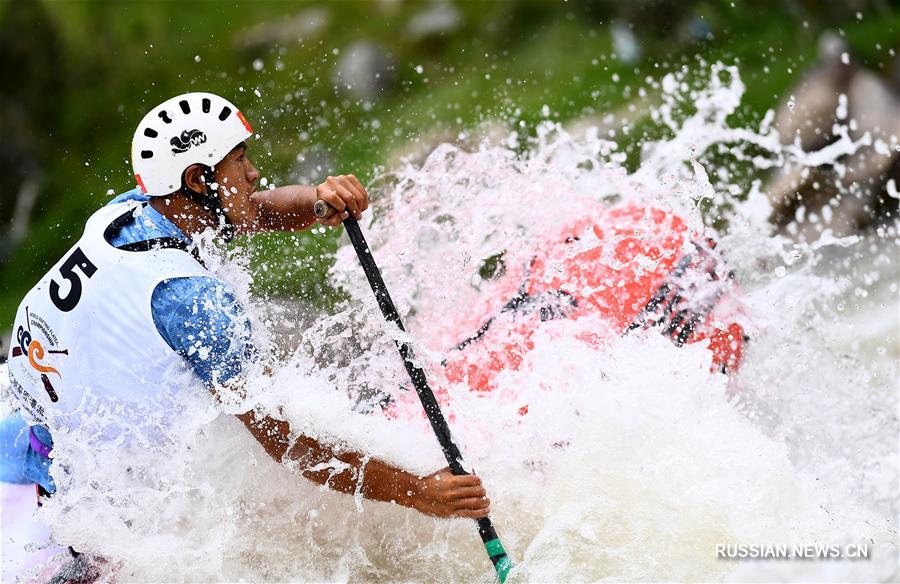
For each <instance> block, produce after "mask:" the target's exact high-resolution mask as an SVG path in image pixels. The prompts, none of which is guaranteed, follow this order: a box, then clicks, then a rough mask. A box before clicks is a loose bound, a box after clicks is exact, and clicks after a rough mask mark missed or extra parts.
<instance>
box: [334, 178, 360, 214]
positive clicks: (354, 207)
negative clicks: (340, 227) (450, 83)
mask: <svg viewBox="0 0 900 584" xmlns="http://www.w3.org/2000/svg"><path fill="white" fill-rule="evenodd" d="M331 184H332V187H334V190H335V192H336V193H337V194H338V196H339V197H340V198H341V199H343V201H344V203H346V204H347V209H348V210H349V211H350V212H351V213H353V216H354V217H356V218H357V219H359V216H360V213H361V210H360V208H359V203H358V202H357V200H356V195H354V194H353V193H351V192H350V191H349V190H348V189H347V187H345V186H343V185H342V184H341V183H339V182H338V181H334V182H332V183H331Z"/></svg>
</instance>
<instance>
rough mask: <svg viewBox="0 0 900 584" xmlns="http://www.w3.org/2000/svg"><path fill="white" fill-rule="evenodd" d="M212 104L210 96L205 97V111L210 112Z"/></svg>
mask: <svg viewBox="0 0 900 584" xmlns="http://www.w3.org/2000/svg"><path fill="white" fill-rule="evenodd" d="M211 106H212V102H210V101H209V98H208V97H204V98H203V113H205V114H208V113H209V108H210V107H211Z"/></svg>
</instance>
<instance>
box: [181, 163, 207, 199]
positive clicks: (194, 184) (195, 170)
mask: <svg viewBox="0 0 900 584" xmlns="http://www.w3.org/2000/svg"><path fill="white" fill-rule="evenodd" d="M183 180H184V186H186V187H187V188H189V189H190V190H192V191H194V192H195V193H200V194H205V193H207V192H208V191H207V188H208V187H207V186H206V182H205V181H204V180H203V167H202V166H201V165H199V164H192V165H190V166H189V167H187V168H186V169H185V171H184V179H183Z"/></svg>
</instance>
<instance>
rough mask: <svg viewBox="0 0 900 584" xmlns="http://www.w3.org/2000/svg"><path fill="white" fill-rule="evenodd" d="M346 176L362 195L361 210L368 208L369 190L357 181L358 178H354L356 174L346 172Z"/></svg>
mask: <svg viewBox="0 0 900 584" xmlns="http://www.w3.org/2000/svg"><path fill="white" fill-rule="evenodd" d="M347 178H348V179H350V182H352V183H353V185H354V186H356V188H357V189H358V190H359V192H360V193H361V194H362V195H363V211H365V210H366V209H368V208H369V191H367V190H366V187H364V186H363V185H362V183H361V182H359V179H358V178H356V175H353V174H348V175H347Z"/></svg>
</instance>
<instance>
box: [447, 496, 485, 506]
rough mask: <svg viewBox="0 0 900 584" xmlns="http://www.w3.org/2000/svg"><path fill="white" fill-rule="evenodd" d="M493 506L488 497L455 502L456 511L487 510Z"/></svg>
mask: <svg viewBox="0 0 900 584" xmlns="http://www.w3.org/2000/svg"><path fill="white" fill-rule="evenodd" d="M490 506H491V500H490V499H488V498H487V497H469V498H468V499H457V500H455V501H453V507H454V508H455V509H485V508H488V507H490Z"/></svg>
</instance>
